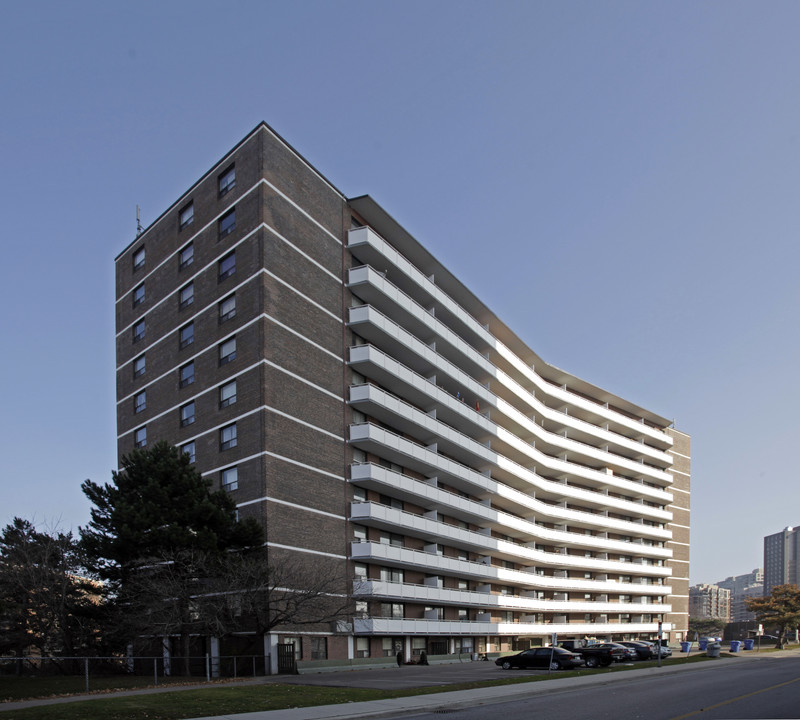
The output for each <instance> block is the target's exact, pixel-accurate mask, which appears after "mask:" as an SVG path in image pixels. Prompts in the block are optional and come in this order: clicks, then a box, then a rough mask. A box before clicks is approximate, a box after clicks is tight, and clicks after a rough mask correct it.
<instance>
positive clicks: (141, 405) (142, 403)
mask: <svg viewBox="0 0 800 720" xmlns="http://www.w3.org/2000/svg"><path fill="white" fill-rule="evenodd" d="M146 407H147V391H146V390H142V392H140V393H136V395H135V397H134V399H133V412H135V413H140V412H142V410H144V409H145V408H146Z"/></svg>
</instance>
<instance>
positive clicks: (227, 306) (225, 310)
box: [219, 295, 236, 322]
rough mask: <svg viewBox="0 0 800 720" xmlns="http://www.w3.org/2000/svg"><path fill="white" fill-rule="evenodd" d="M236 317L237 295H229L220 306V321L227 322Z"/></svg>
mask: <svg viewBox="0 0 800 720" xmlns="http://www.w3.org/2000/svg"><path fill="white" fill-rule="evenodd" d="M235 315H236V295H229V296H228V297H226V298H225V299H224V300H223V301H222V302H221V303H220V304H219V321H220V322H225V321H226V320H230V319H231V318H232V317H234V316H235Z"/></svg>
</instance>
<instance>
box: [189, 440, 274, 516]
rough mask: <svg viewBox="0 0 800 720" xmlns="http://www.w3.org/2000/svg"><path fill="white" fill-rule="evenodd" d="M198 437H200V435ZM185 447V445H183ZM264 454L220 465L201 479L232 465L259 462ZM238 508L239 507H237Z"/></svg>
mask: <svg viewBox="0 0 800 720" xmlns="http://www.w3.org/2000/svg"><path fill="white" fill-rule="evenodd" d="M197 437H200V436H199V435H198V436H197ZM182 444H184V445H185V443H182ZM263 454H264V453H253V454H252V455H248V456H247V457H243V458H238V459H236V460H233V461H232V462H229V463H225V464H224V465H220V466H219V467H215V468H211V470H206V471H205V472H203V473H200V475H201V477H207V476H208V475H214V474H216V473H218V472H220V471H222V470H225V469H226V468H229V467H231V466H232V465H243V464H244V463H246V462H250V461H251V460H258V459H259V458H260V457H261V456H262V455H263ZM237 507H238V506H237Z"/></svg>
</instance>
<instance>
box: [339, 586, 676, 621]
mask: <svg viewBox="0 0 800 720" xmlns="http://www.w3.org/2000/svg"><path fill="white" fill-rule="evenodd" d="M353 595H354V596H356V597H359V598H361V599H372V600H383V601H393V602H416V603H424V604H430V605H448V606H453V605H455V606H459V607H470V608H487V609H489V610H512V611H522V612H536V613H539V612H548V613H558V614H564V613H567V614H569V613H598V614H600V613H602V614H617V613H631V614H634V615H640V614H659V615H663V614H664V613H668V612H672V606H671V605H666V604H662V603H634V602H630V603H620V602H601V601H599V600H543V599H537V598H531V597H523V596H520V595H496V594H491V593H483V592H477V591H474V590H458V589H456V588H440V587H434V586H431V585H413V584H410V583H397V582H386V581H382V580H360V581H356V582H354V584H353Z"/></svg>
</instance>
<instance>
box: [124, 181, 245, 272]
mask: <svg viewBox="0 0 800 720" xmlns="http://www.w3.org/2000/svg"><path fill="white" fill-rule="evenodd" d="M235 187H236V166H235V165H231V166H229V167H228V168H226V169H225V171H224V172H222V173H220V175H219V176H218V177H217V191H218V196H219V197H223V196H225V195H227V194H228V193H229V192H230V191H231V190H233V189H234V188H235ZM193 222H194V201H193V200H190V201H189V202H188V203H186V205H184V206H183V207H182V208H181V209H180V211H179V212H178V230H184V229H186V228H187V227H189V225H191V224H192V223H193ZM235 227H236V211H235V209H234V210H231V211H229V212H227V213H225V215H224V216H223V217H222V218H220V220H219V236H220V237H224V236H225V235H227V234H228V233H230V232H233V230H234V228H235ZM187 247H188V246H187ZM145 257H146V254H145V248H144V246H142V247H140V248H138V249H137V250H136V251H135V252H134V253H133V269H134V271H135V270H140V269H141V268H143V267H144V263H145ZM187 260H188V262H187ZM180 262H181V268H183V267H186V265H189V264H190V263H191V251H190V256H189V258H185V257H183V251H181V260H180Z"/></svg>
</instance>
